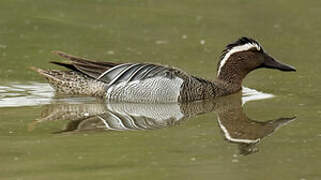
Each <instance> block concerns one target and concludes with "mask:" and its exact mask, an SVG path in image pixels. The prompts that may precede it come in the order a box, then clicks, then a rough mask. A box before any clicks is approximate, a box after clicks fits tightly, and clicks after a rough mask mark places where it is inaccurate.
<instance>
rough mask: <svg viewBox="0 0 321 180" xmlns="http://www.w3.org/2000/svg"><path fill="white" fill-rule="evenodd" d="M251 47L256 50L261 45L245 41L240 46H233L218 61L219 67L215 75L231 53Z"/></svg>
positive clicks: (218, 73)
mask: <svg viewBox="0 0 321 180" xmlns="http://www.w3.org/2000/svg"><path fill="white" fill-rule="evenodd" d="M251 48H256V49H257V50H258V51H260V49H261V47H260V46H259V45H258V44H256V43H247V44H243V45H240V46H235V47H233V48H232V49H231V50H229V51H228V52H227V53H226V55H225V56H224V58H223V59H222V61H221V63H220V67H219V68H218V72H217V76H219V75H220V72H221V69H222V68H223V66H224V65H225V64H226V62H227V60H228V59H229V58H230V56H231V55H232V54H234V53H237V52H242V51H247V50H249V49H251Z"/></svg>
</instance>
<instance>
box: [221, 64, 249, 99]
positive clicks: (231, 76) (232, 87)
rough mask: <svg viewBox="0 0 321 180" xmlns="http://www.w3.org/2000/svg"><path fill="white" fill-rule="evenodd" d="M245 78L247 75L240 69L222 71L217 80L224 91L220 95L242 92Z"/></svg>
mask: <svg viewBox="0 0 321 180" xmlns="http://www.w3.org/2000/svg"><path fill="white" fill-rule="evenodd" d="M245 76H246V73H242V72H241V71H239V70H238V69H229V70H228V71H221V72H220V73H219V74H218V76H217V80H218V82H219V84H220V86H221V88H222V89H223V90H224V91H223V92H222V94H220V95H228V94H232V93H235V92H238V91H240V90H241V89H242V82H243V79H244V77H245Z"/></svg>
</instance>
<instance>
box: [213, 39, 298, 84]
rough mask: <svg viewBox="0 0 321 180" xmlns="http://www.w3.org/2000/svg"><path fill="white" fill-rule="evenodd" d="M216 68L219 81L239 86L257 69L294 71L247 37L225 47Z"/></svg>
mask: <svg viewBox="0 0 321 180" xmlns="http://www.w3.org/2000/svg"><path fill="white" fill-rule="evenodd" d="M217 67H218V69H217V77H218V79H219V80H223V81H225V82H231V83H234V84H235V83H236V84H239V85H240V86H241V83H242V80H243V78H244V77H245V76H246V75H247V74H248V73H249V72H251V71H253V70H255V69H258V68H270V69H278V70H281V71H296V70H295V68H294V67H292V66H290V65H287V64H284V63H282V62H280V61H277V60H276V59H274V58H272V57H271V56H270V55H268V54H267V53H266V52H265V51H264V50H263V48H262V46H261V45H260V44H259V43H258V42H257V41H255V40H253V39H251V38H247V37H242V38H240V39H239V40H237V41H236V42H234V43H231V44H229V45H227V46H226V48H225V50H223V53H222V56H221V59H220V61H219V63H218V66H217Z"/></svg>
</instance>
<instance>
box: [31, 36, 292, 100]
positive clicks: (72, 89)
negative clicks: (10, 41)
mask: <svg viewBox="0 0 321 180" xmlns="http://www.w3.org/2000/svg"><path fill="white" fill-rule="evenodd" d="M54 53H55V54H57V55H59V56H61V57H64V58H67V59H69V60H70V62H69V63H63V62H52V63H54V64H56V65H60V66H64V67H66V68H67V69H69V71H60V70H42V69H39V68H34V69H35V70H36V71H37V72H39V73H40V74H41V75H43V76H45V77H46V78H47V79H48V80H49V83H50V84H51V86H52V87H53V88H54V89H56V91H57V92H58V93H64V94H71V95H90V96H98V97H105V98H106V99H107V100H109V101H118V102H146V103H148V102H162V103H167V102H188V101H195V100H203V99H209V98H214V97H218V96H225V95H229V94H232V93H235V92H238V91H240V90H241V88H242V81H243V79H244V78H245V76H246V75H247V74H248V73H249V72H251V71H253V70H255V69H258V68H263V67H264V68H271V69H278V70H281V71H296V70H295V68H294V67H292V66H290V65H287V64H283V63H281V62H279V61H277V60H275V59H273V58H272V57H271V56H269V55H268V54H267V53H266V52H265V51H264V50H263V48H262V46H261V45H260V44H259V43H258V42H257V41H255V40H253V39H250V38H247V37H242V38H240V39H238V40H237V41H236V42H234V43H231V44H229V45H227V46H226V48H225V50H223V53H222V56H221V58H220V61H219V63H218V66H217V67H218V69H217V79H216V80H213V81H210V80H205V79H203V78H200V77H195V76H192V75H190V74H188V73H186V72H183V71H181V70H179V69H176V68H173V67H168V66H162V65H157V64H150V63H115V62H98V61H92V60H89V59H85V58H80V57H75V56H71V55H68V54H66V53H63V52H60V51H54Z"/></svg>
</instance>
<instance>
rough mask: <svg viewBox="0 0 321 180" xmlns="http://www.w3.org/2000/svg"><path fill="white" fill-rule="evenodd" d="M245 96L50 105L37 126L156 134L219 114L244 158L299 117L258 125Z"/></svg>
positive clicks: (69, 130)
mask: <svg viewBox="0 0 321 180" xmlns="http://www.w3.org/2000/svg"><path fill="white" fill-rule="evenodd" d="M244 103H245V102H244V98H243V102H242V94H241V93H237V94H234V95H231V96H227V97H221V98H217V99H214V100H207V101H198V102H192V103H181V104H176V103H171V104H133V103H111V102H109V103H104V102H100V103H95V104H50V105H46V109H45V110H43V112H42V115H41V118H39V119H38V120H36V121H35V123H40V122H45V121H54V120H68V121H69V122H68V123H67V125H66V126H65V127H64V129H63V130H61V131H58V132H55V133H79V132H88V131H133V130H154V129H160V128H166V127H170V126H174V125H177V124H179V123H182V122H184V121H186V120H187V119H189V118H192V117H195V116H197V115H199V114H204V113H210V112H213V111H215V112H216V114H217V121H218V125H219V127H220V129H221V131H222V134H223V135H224V136H225V139H226V140H228V141H229V142H232V143H237V144H239V150H240V154H243V155H247V154H251V153H253V152H256V151H257V147H256V145H257V144H258V143H259V142H260V141H261V140H262V139H263V138H264V137H266V136H269V135H271V134H272V133H273V132H275V130H277V129H278V128H279V127H281V126H283V125H286V124H287V123H289V122H291V121H292V120H294V119H295V117H289V118H278V119H274V120H269V121H265V122H262V121H255V120H252V119H250V118H248V117H247V115H246V114H245V113H244V112H243V107H242V105H243V104H244Z"/></svg>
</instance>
